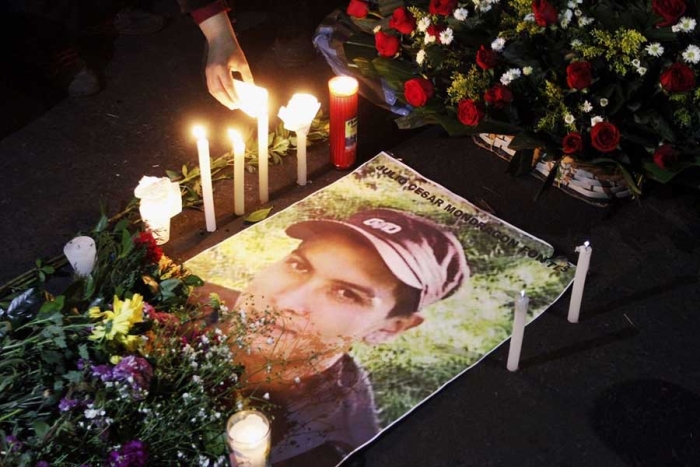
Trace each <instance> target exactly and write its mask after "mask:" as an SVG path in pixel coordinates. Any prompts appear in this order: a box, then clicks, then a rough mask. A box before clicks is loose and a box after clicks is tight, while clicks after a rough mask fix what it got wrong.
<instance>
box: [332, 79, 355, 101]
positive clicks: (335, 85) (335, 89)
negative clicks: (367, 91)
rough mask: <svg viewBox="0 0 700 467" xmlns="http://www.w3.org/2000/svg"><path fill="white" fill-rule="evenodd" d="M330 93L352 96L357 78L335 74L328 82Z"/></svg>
mask: <svg viewBox="0 0 700 467" xmlns="http://www.w3.org/2000/svg"><path fill="white" fill-rule="evenodd" d="M328 87H329V89H330V91H331V94H335V95H336V96H352V95H353V94H355V93H356V92H357V87H358V83H357V80H356V79H355V78H353V77H350V76H336V77H335V78H331V80H330V81H329V82H328Z"/></svg>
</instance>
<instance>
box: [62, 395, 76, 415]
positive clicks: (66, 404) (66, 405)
mask: <svg viewBox="0 0 700 467" xmlns="http://www.w3.org/2000/svg"><path fill="white" fill-rule="evenodd" d="M78 405H80V401H77V400H75V399H67V398H65V397H64V398H63V399H61V402H59V403H58V410H60V411H61V412H68V411H69V410H71V409H74V408H75V407H77V406H78Z"/></svg>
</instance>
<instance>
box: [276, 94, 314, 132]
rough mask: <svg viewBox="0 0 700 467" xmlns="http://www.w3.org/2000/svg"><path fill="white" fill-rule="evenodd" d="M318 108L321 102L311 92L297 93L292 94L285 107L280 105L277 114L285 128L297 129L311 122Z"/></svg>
mask: <svg viewBox="0 0 700 467" xmlns="http://www.w3.org/2000/svg"><path fill="white" fill-rule="evenodd" d="M320 108H321V103H320V102H318V100H317V99H316V98H315V97H314V96H312V95H311V94H301V93H297V94H294V95H293V96H292V98H291V99H290V100H289V104H287V106H286V107H284V106H282V107H280V110H279V113H278V114H277V116H278V117H279V118H280V119H282V121H283V122H284V127H285V128H286V129H288V130H290V131H299V130H300V129H302V128H303V127H305V126H307V127H308V126H309V125H310V124H311V121H312V120H313V119H314V117H315V116H316V114H317V113H318V110H319V109H320Z"/></svg>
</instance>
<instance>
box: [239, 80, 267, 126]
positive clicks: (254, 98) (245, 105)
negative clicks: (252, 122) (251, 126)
mask: <svg viewBox="0 0 700 467" xmlns="http://www.w3.org/2000/svg"><path fill="white" fill-rule="evenodd" d="M233 88H234V89H235V90H236V97H237V98H238V102H237V104H238V108H240V109H241V110H242V111H243V112H245V113H246V114H247V115H248V116H250V117H258V116H260V115H264V114H265V113H267V105H268V104H267V102H268V99H267V89H265V88H261V87H260V86H256V85H254V84H250V83H246V82H244V81H240V80H237V79H234V80H233Z"/></svg>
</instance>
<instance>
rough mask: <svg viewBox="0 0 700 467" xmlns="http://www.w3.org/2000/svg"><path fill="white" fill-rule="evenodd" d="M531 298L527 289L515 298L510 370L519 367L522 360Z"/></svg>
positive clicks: (509, 359)
mask: <svg viewBox="0 0 700 467" xmlns="http://www.w3.org/2000/svg"><path fill="white" fill-rule="evenodd" d="M529 303H530V299H529V298H528V297H527V295H526V294H525V291H524V290H522V291H520V295H518V298H517V299H516V300H515V313H514V314H513V335H512V337H511V338H510V349H509V351H508V364H507V365H506V366H507V368H508V370H509V371H515V370H517V369H518V363H519V362H520V350H521V349H522V347H523V337H524V335H525V320H526V318H527V308H528V305H529Z"/></svg>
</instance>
